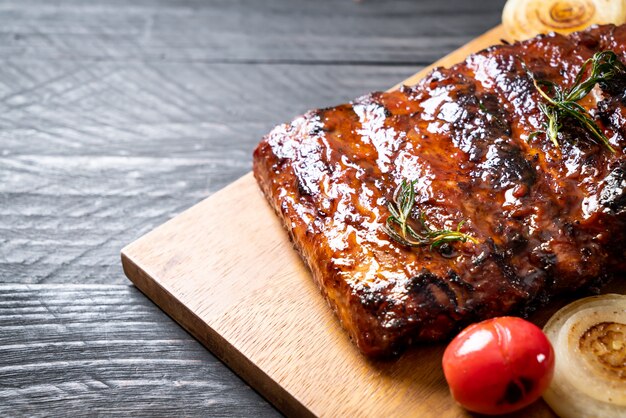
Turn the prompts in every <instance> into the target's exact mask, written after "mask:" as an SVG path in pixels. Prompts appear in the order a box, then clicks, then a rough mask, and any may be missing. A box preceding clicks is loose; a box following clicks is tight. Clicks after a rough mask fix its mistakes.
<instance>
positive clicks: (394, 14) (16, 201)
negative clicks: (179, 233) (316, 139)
mask: <svg viewBox="0 0 626 418" xmlns="http://www.w3.org/2000/svg"><path fill="white" fill-rule="evenodd" d="M503 3H504V1H503V0H481V1H470V0H425V1H420V0H404V1H402V0H398V1H375V0H363V1H360V2H356V1H352V0H309V1H292V0H266V1H253V0H250V1H239V0H237V1H229V0H216V1H194V0H186V1H174V0H171V1H166V0H133V1H128V0H91V1H89V0H84V1H78V0H61V1H54V2H50V1H43V0H42V1H39V0H7V1H4V2H2V4H0V56H1V58H2V65H1V66H0V96H1V99H0V416H31V415H42V416H44V415H45V416H51V415H53V416H72V415H78V416H82V415H92V414H103V415H125V416H128V415H131V414H133V415H137V414H140V415H150V416H154V415H158V416H163V415H176V416H178V415H186V416H197V415H203V416H207V415H208V416H276V415H278V412H276V410H275V409H274V408H273V407H272V406H271V405H270V404H268V403H267V402H266V401H265V400H264V399H263V398H261V397H260V396H259V395H258V394H257V393H256V392H255V391H254V390H252V389H251V388H250V387H249V386H247V385H246V384H245V383H244V382H243V381H241V380H240V379H239V378H238V377H237V376H236V375H234V374H233V373H232V372H231V371H230V370H229V369H227V368H226V367H225V366H224V365H223V364H222V363H220V362H219V361H218V360H216V359H215V358H214V357H213V356H212V355H211V354H210V353H209V352H208V351H206V350H205V349H204V348H203V347H202V346H201V345H200V344H199V343H198V342H197V341H195V340H194V339H193V338H192V337H190V336H189V335H188V334H187V333H186V332H185V331H183V330H182V329H181V328H179V327H178V325H176V323H174V322H173V321H172V320H171V319H169V318H168V317H167V316H166V315H165V314H164V313H162V312H161V311H160V310H159V309H158V308H157V307H156V306H155V305H153V304H152V302H150V300H148V299H147V298H146V297H145V296H143V295H142V294H141V293H140V292H139V291H137V290H136V289H135V288H134V287H133V286H131V285H130V282H128V281H127V279H126V278H125V277H124V274H123V273H122V269H121V266H120V261H119V251H120V249H121V248H122V247H123V246H124V245H125V244H127V243H129V242H131V241H133V240H134V239H135V238H137V237H139V236H141V235H142V234H144V233H145V232H147V231H149V230H150V229H152V228H154V227H155V226H157V225H159V224H161V223H162V222H164V221H165V220H167V219H168V218H171V217H172V216H174V215H176V214H177V213H179V212H181V211H182V210H184V209H186V208H187V207H189V206H191V205H193V204H194V203H196V202H198V201H200V200H201V199H203V198H205V197H206V196H208V195H210V194H211V193H213V192H215V191H217V190H219V189H220V188H222V187H223V186H225V185H227V184H228V183H230V182H232V181H233V180H235V179H237V178H238V177H239V176H241V175H243V174H245V173H246V172H247V171H249V170H250V168H251V152H252V149H253V147H254V146H255V144H256V143H257V141H258V140H259V139H260V137H261V136H262V135H263V134H264V133H265V132H267V131H268V130H269V129H270V128H271V127H272V126H273V125H275V124H277V123H280V122H282V121H286V120H289V119H291V118H292V117H293V116H295V115H297V114H299V113H301V112H303V111H305V110H307V109H308V108H313V107H319V106H328V105H333V104H337V103H340V102H343V101H346V100H349V99H351V98H353V97H356V96H358V95H360V94H363V93H366V92H368V91H370V90H381V89H386V88H388V87H390V86H392V85H394V84H395V83H396V82H398V81H400V80H402V79H404V78H405V77H407V76H409V75H411V74H412V73H414V72H416V71H417V70H419V69H420V68H421V67H422V66H424V65H426V64H429V63H431V62H432V61H434V60H435V59H437V58H439V57H440V56H442V55H444V54H446V53H448V52H450V51H451V50H453V49H454V48H456V47H458V46H460V45H462V44H464V43H465V42H467V41H468V40H470V39H471V38H473V37H475V36H476V35H479V34H480V33H482V32H484V31H485V30H487V29H489V28H490V27H492V26H494V25H496V24H497V23H499V21H500V11H501V9H502V6H503Z"/></svg>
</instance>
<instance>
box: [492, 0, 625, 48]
mask: <svg viewBox="0 0 626 418" xmlns="http://www.w3.org/2000/svg"><path fill="white" fill-rule="evenodd" d="M625 22H626V2H624V0H509V1H508V2H507V3H506V5H505V6H504V10H503V12H502V23H503V25H504V28H505V29H506V31H507V33H508V34H509V36H510V37H511V39H514V40H523V39H528V38H531V37H533V36H536V35H538V34H540V33H549V32H558V33H563V34H566V33H571V32H574V31H577V30H582V29H584V28H586V27H588V26H590V25H593V24H605V23H615V24H616V25H619V24H622V23H625Z"/></svg>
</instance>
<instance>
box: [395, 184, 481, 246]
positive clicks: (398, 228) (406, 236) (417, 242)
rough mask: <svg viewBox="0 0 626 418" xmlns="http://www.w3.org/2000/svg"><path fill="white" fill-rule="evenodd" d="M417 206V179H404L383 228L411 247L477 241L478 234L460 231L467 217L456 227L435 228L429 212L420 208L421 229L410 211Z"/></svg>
mask: <svg viewBox="0 0 626 418" xmlns="http://www.w3.org/2000/svg"><path fill="white" fill-rule="evenodd" d="M414 207H415V181H406V180H403V181H402V183H401V184H400V186H399V187H398V188H397V189H396V191H395V193H394V195H393V201H391V202H389V203H388V204H387V208H388V209H389V212H390V213H391V215H389V216H388V217H387V221H386V224H385V226H383V230H384V231H385V233H386V234H387V235H389V237H391V238H392V239H393V240H395V241H397V242H399V243H400V244H402V245H406V246H409V247H422V246H426V245H429V246H430V249H431V250H432V249H433V248H437V247H439V246H441V245H443V244H446V243H449V242H455V241H461V242H467V241H470V242H473V243H477V242H478V241H477V240H476V238H474V237H472V236H471V235H468V234H465V233H463V232H461V227H462V226H463V224H464V223H465V221H461V222H459V224H458V225H457V227H456V229H455V230H450V229H434V228H432V227H431V226H430V225H429V224H428V223H427V221H426V215H425V214H424V213H423V212H418V216H417V219H415V220H414V221H415V222H416V223H417V225H419V232H418V231H416V229H415V228H413V227H412V226H411V224H410V223H411V221H412V217H411V212H412V211H413V208H414Z"/></svg>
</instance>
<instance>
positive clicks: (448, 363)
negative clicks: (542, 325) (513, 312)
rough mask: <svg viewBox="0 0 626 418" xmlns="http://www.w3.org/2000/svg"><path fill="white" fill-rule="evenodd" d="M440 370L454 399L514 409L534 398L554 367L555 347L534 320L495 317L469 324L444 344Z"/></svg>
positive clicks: (499, 410) (487, 410)
mask: <svg viewBox="0 0 626 418" xmlns="http://www.w3.org/2000/svg"><path fill="white" fill-rule="evenodd" d="M442 363H443V372H444V375H445V377H446V380H447V382H448V385H449V386H450V392H451V393H452V396H453V397H454V399H455V400H456V401H457V402H458V403H459V404H461V405H462V406H463V407H465V408H466V409H468V410H470V411H473V412H478V413H481V414H487V415H498V414H505V413H509V412H513V411H517V410H519V409H521V408H524V407H525V406H527V405H529V404H531V403H532V402H534V401H535V400H537V399H538V398H539V397H540V396H541V394H542V393H543V392H544V391H545V390H546V389H547V387H548V385H549V384H550V381H551V380H552V374H553V371H554V350H553V349H552V345H551V344H550V341H548V338H547V337H546V336H545V335H544V333H543V332H542V331H541V329H539V328H538V327H537V326H535V325H534V324H531V323H530V322H528V321H526V320H524V319H521V318H516V317H499V318H493V319H488V320H486V321H483V322H479V323H477V324H473V325H470V326H469V327H467V328H466V329H464V330H463V331H462V332H461V333H460V334H459V335H457V336H456V337H455V338H454V339H453V340H452V341H451V342H450V344H449V345H448V347H447V348H446V351H445V352H444V355H443V362H442Z"/></svg>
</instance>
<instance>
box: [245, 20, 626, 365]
mask: <svg viewBox="0 0 626 418" xmlns="http://www.w3.org/2000/svg"><path fill="white" fill-rule="evenodd" d="M605 50H611V51H614V52H615V53H616V54H617V57H618V59H619V60H620V61H621V62H622V63H624V62H626V26H619V27H615V26H612V25H607V26H599V27H592V28H590V29H588V30H586V31H583V32H579V33H575V34H573V35H571V36H567V37H565V36H561V35H547V36H539V37H537V38H534V39H531V40H528V41H525V42H521V43H516V44H513V45H498V46H493V47H491V48H488V49H486V50H483V51H481V52H479V53H476V54H474V55H471V56H470V57H468V58H467V59H466V60H465V61H464V62H462V63H460V64H457V65H455V66H453V67H451V68H449V69H444V68H437V69H435V70H433V71H432V72H431V73H430V74H429V75H428V76H426V77H425V78H424V79H423V80H422V81H421V82H420V83H419V84H417V85H415V86H404V87H402V88H400V89H399V90H397V91H393V92H388V93H381V92H378V93H372V94H369V95H366V96H363V97H361V98H359V99H356V100H355V101H354V102H352V103H350V104H344V105H340V106H337V107H332V108H326V109H319V110H313V111H310V112H308V113H306V114H305V115H303V116H301V117H298V118H297V119H295V120H294V121H293V122H291V123H288V124H283V125H280V126H277V127H276V128H275V129H274V130H272V131H271V132H270V133H269V134H268V135H267V136H265V137H264V138H263V140H262V141H261V143H260V144H259V145H258V147H257V148H256V150H255V152H254V174H255V177H256V179H257V181H258V183H259V185H260V186H261V189H262V190H263V192H264V193H265V195H266V197H267V199H268V201H269V202H270V204H271V205H272V206H273V207H274V209H275V210H276V212H277V213H278V215H279V216H280V217H281V218H282V220H283V222H284V225H285V227H286V229H287V231H288V232H289V234H290V236H291V238H292V240H293V242H294V243H295V246H296V248H297V249H298V251H299V252H300V254H301V255H302V257H303V259H304V260H305V261H306V263H307V264H308V266H309V267H310V269H311V271H312V273H313V278H314V280H315V281H316V282H317V284H318V285H319V287H320V289H321V291H322V293H323V295H324V296H325V298H326V299H327V301H328V302H329V304H330V306H331V307H332V309H333V310H334V311H335V312H336V314H337V316H338V317H339V319H340V321H341V323H342V324H343V326H344V327H345V328H346V330H347V331H348V333H349V334H350V336H351V337H352V339H353V340H354V341H355V342H356V344H357V346H358V347H359V349H360V350H361V351H362V352H363V353H364V354H366V355H369V356H386V355H390V354H394V353H397V352H400V351H401V350H402V349H404V348H405V347H406V346H408V345H410V344H412V343H414V342H418V341H436V340H441V339H445V338H446V337H448V336H450V334H451V333H452V332H454V331H455V330H457V329H458V328H459V327H461V326H463V325H466V324H468V323H470V322H474V321H478V320H482V319H485V318H488V317H493V316H497V315H503V314H508V313H512V312H517V313H519V312H525V311H528V310H529V309H533V308H534V307H536V306H539V305H542V304H545V303H546V302H547V301H548V300H549V299H550V298H551V297H553V296H555V295H559V294H562V293H564V292H568V291H573V290H576V289H581V288H584V287H588V286H595V285H597V284H598V283H601V282H605V281H606V280H608V279H610V278H611V277H612V276H613V275H614V274H616V273H621V272H624V271H626V265H625V257H624V256H625V246H624V242H626V241H625V240H624V238H625V237H624V235H625V232H626V229H625V226H626V225H625V221H626V158H625V156H624V147H625V146H626V78H625V77H623V76H619V77H615V78H614V79H612V80H610V81H609V82H606V83H601V84H600V85H598V86H596V87H595V88H594V90H593V91H592V92H591V93H590V94H588V95H587V96H586V97H585V98H584V99H583V100H581V101H580V104H581V105H583V106H584V107H585V108H586V109H587V110H588V111H589V113H590V115H591V116H592V117H593V119H594V120H595V122H596V123H597V125H598V126H599V127H600V128H601V130H602V132H603V133H604V135H605V136H606V137H607V138H608V139H609V140H610V144H611V147H612V148H613V149H614V152H611V150H609V149H607V147H606V146H605V145H603V144H602V143H601V142H599V141H598V140H597V138H594V137H593V136H592V135H591V133H590V132H589V131H588V130H587V129H584V128H583V127H582V126H581V125H580V124H578V123H575V122H574V121H572V120H568V119H567V118H566V119H563V120H562V127H561V128H560V131H559V134H558V139H559V144H560V146H559V147H558V148H557V147H556V146H555V145H554V144H553V143H552V142H551V141H550V140H549V139H548V137H547V135H546V134H544V133H540V134H538V135H532V133H533V132H536V131H541V130H543V129H544V126H543V125H544V123H545V122H546V115H545V114H544V113H543V112H542V111H541V109H540V104H541V103H545V98H543V97H542V96H541V95H540V93H539V91H538V89H537V87H536V86H534V85H533V82H532V78H531V75H529V72H528V71H527V70H529V71H530V72H532V74H534V75H535V77H536V78H537V79H542V80H549V81H552V82H554V83H556V84H557V85H559V86H564V87H566V86H569V85H571V84H572V83H574V82H575V77H576V74H577V73H578V71H579V70H580V69H581V66H582V64H583V63H584V62H585V60H587V59H588V58H591V57H592V56H593V55H594V53H596V52H599V51H605ZM526 67H527V68H526ZM403 181H414V184H413V186H414V190H415V208H414V212H413V215H414V216H417V215H416V212H415V211H421V212H422V213H423V214H424V215H425V216H426V219H427V220H428V222H429V223H430V225H433V226H435V227H437V228H441V229H444V228H447V229H453V228H455V227H456V226H457V225H458V223H459V222H460V221H465V223H464V224H463V226H462V230H463V232H464V233H466V234H468V235H470V236H472V237H474V238H475V239H476V241H477V242H476V243H473V242H469V241H468V242H453V243H450V244H446V245H443V246H441V247H437V248H430V246H428V245H426V246H421V247H408V246H405V245H403V244H401V243H399V242H397V241H396V240H394V239H392V238H391V237H390V235H389V234H388V233H386V232H385V231H384V229H383V227H384V225H385V222H386V220H387V218H388V217H389V215H390V211H389V203H390V202H391V201H392V200H393V196H394V193H395V192H396V191H397V189H398V187H399V185H401V184H402V182H403Z"/></svg>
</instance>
